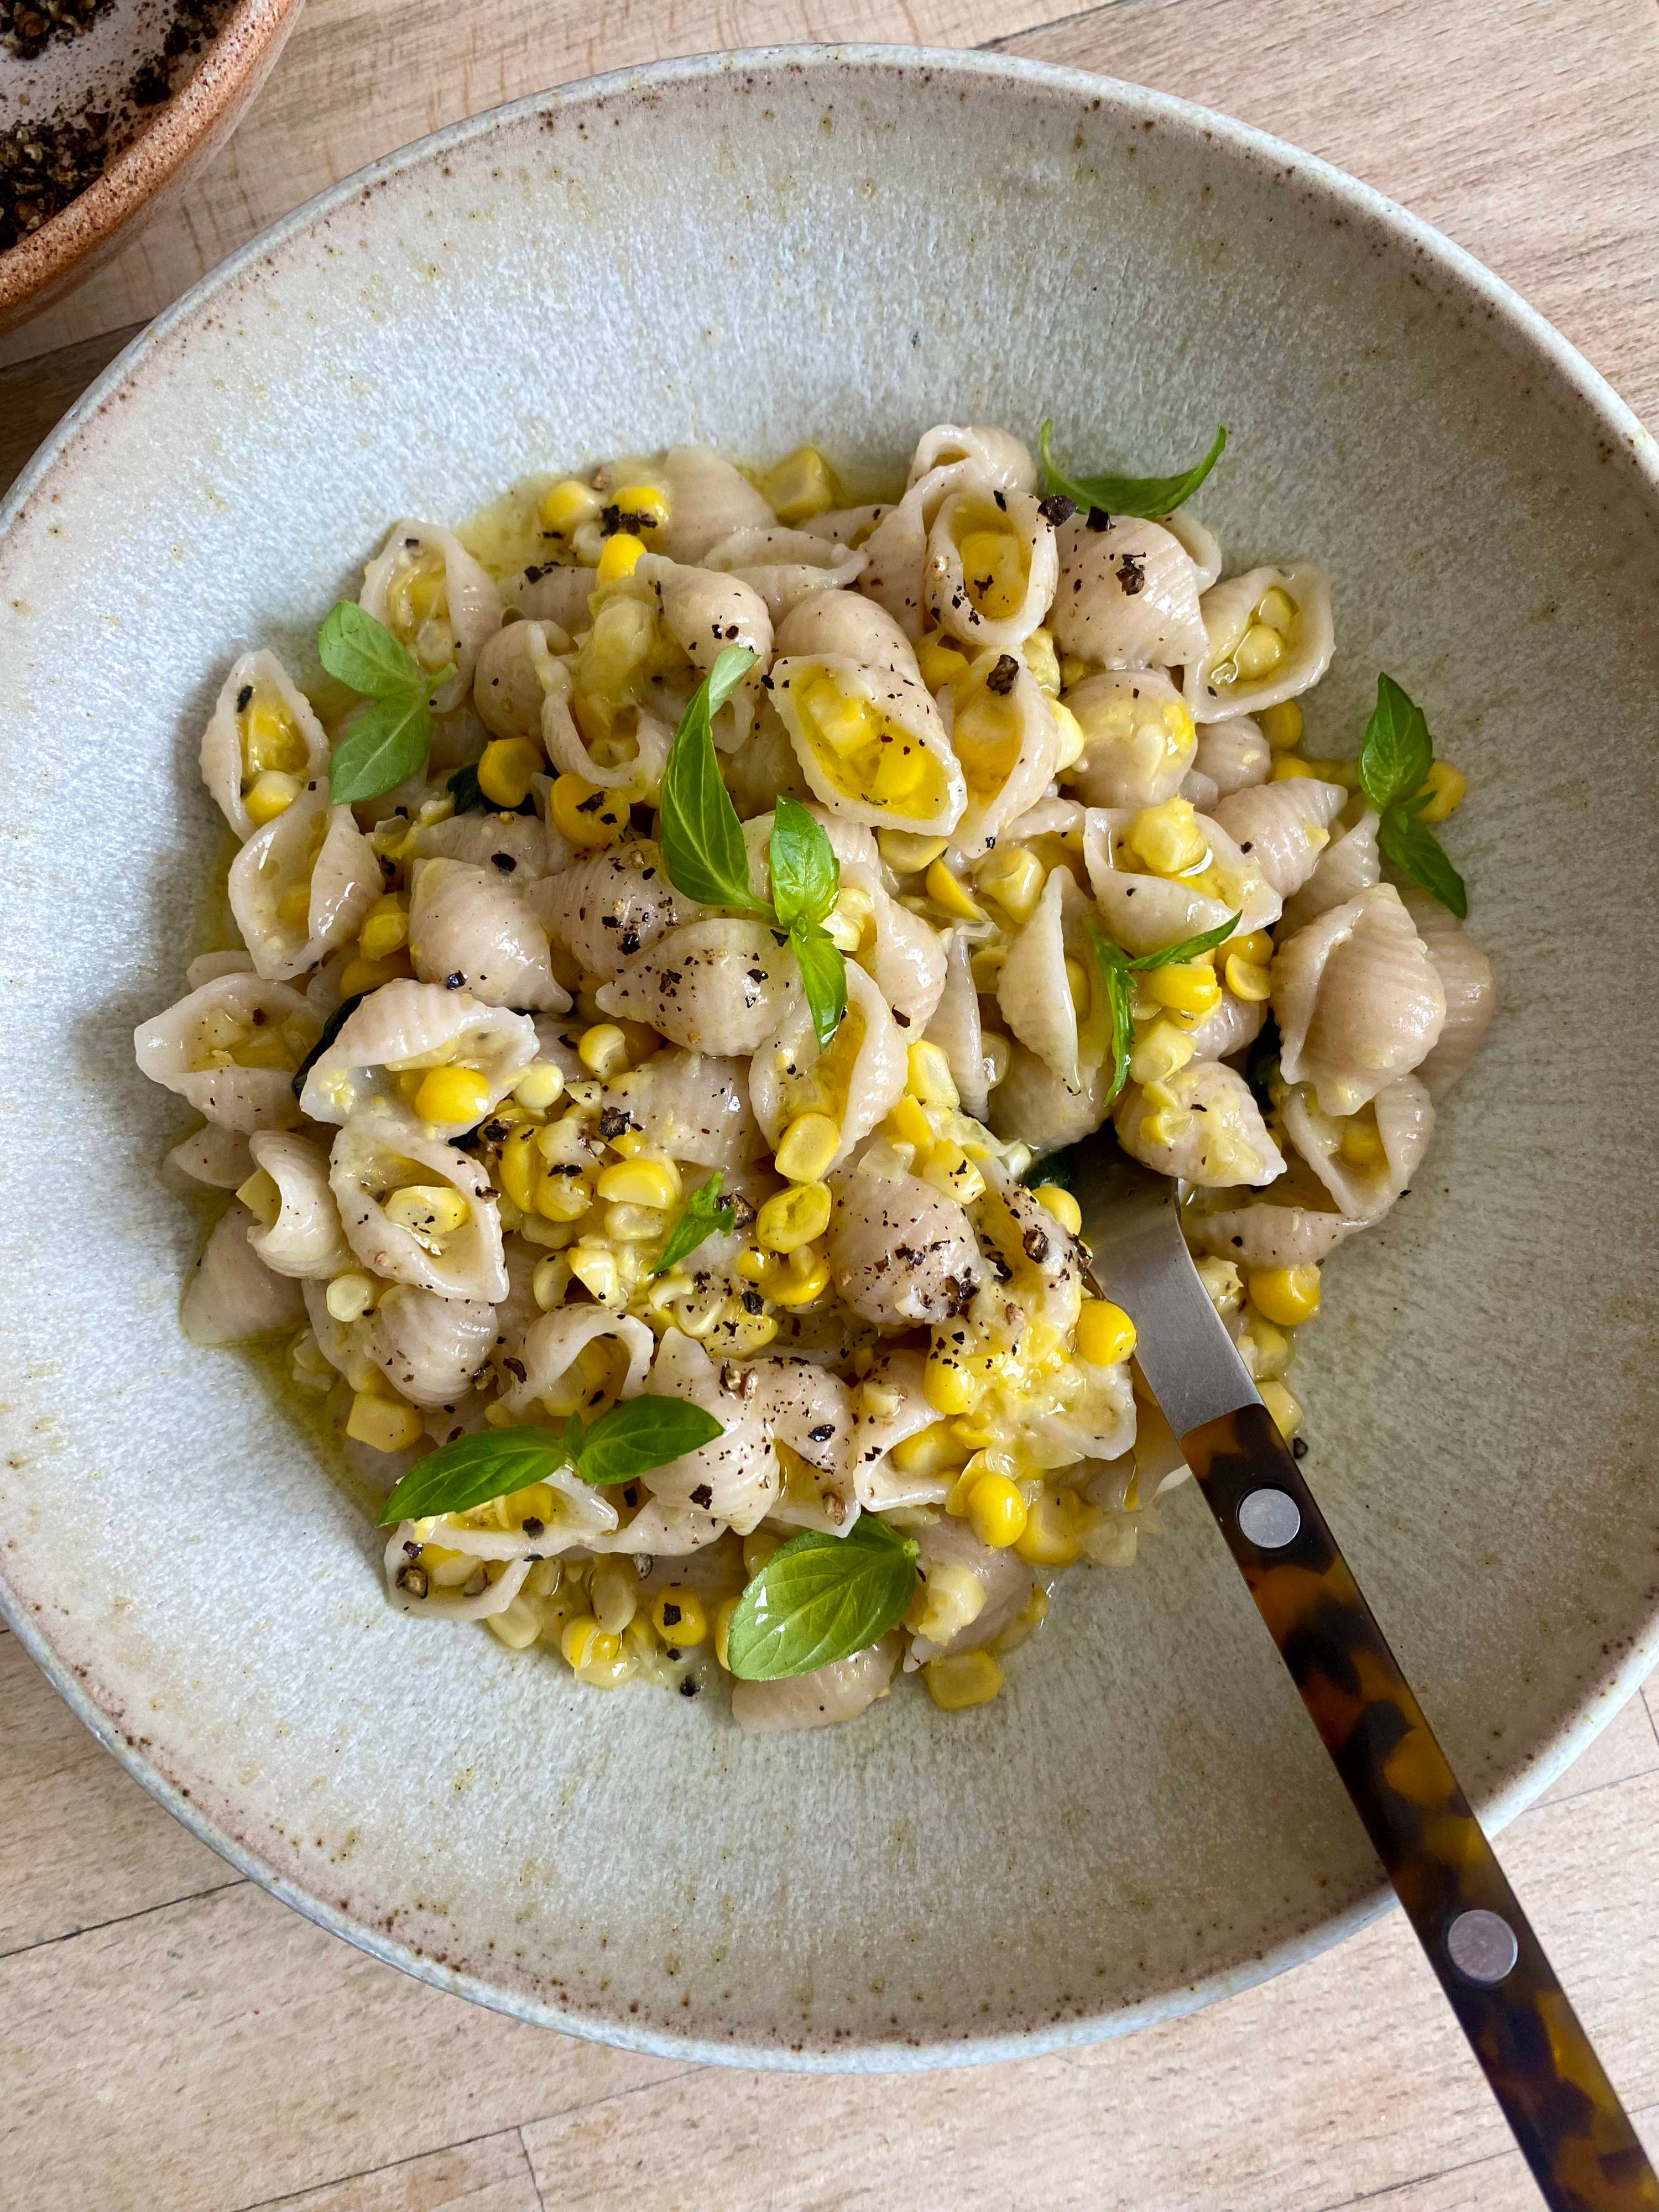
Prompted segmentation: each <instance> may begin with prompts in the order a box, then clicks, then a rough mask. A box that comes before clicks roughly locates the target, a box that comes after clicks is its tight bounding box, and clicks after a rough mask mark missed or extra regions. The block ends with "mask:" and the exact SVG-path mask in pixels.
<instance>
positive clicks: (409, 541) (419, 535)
mask: <svg viewBox="0 0 1659 2212" xmlns="http://www.w3.org/2000/svg"><path fill="white" fill-rule="evenodd" d="M357 603H358V605H360V606H361V607H362V609H363V610H364V611H365V612H366V613H368V614H371V615H373V616H374V618H375V620H376V621H377V622H380V623H385V624H386V628H387V629H389V630H390V631H391V632H392V635H393V637H395V638H396V639H397V640H398V643H399V644H400V645H405V646H407V647H408V648H409V650H410V652H411V653H413V654H414V656H415V658H416V660H418V661H419V663H420V664H421V666H422V668H423V669H424V670H425V671H427V672H428V675H436V673H437V672H438V671H439V670H440V669H441V668H442V667H444V666H445V665H447V663H448V662H450V661H452V660H453V662H454V664H455V671H456V672H455V674H454V675H453V676H452V677H451V678H449V681H448V682H447V684H441V685H440V686H439V688H438V689H437V690H435V692H434V693H433V694H432V704H433V707H434V708H435V710H436V711H437V712H438V713H439V714H448V713H449V712H450V710H451V709H452V708H455V707H459V705H460V703H461V702H462V700H463V699H465V697H466V696H467V695H468V694H469V692H470V691H471V689H472V671H473V670H474V668H475V667H476V666H477V660H478V654H479V652H480V651H481V649H482V648H483V644H484V641H485V640H486V639H488V638H490V637H493V636H494V635H495V632H496V631H497V630H498V629H500V628H501V593H500V592H498V591H497V590H496V588H495V580H494V579H493V578H492V577H491V575H490V574H489V570H488V569H487V568H483V567H482V566H481V565H480V564H479V562H477V561H475V560H474V559H473V557H472V556H471V554H470V553H469V552H468V551H467V550H466V548H465V546H464V545H463V544H462V543H461V541H460V539H459V538H457V537H456V536H455V534H454V532H453V531H449V530H441V529H439V527H438V526H437V525H436V524H435V523H430V522H410V521H405V522H398V523H394V524H393V526H392V530H391V532H389V533H388V535H387V538H386V543H385V544H384V545H383V546H382V547H381V548H380V551H379V552H378V553H377V554H376V555H375V556H374V559H373V560H372V561H371V562H369V564H368V567H367V568H365V569H364V571H363V588H362V591H361V592H359V593H358V595H357Z"/></svg>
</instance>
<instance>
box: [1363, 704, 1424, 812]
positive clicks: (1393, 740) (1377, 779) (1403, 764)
mask: <svg viewBox="0 0 1659 2212" xmlns="http://www.w3.org/2000/svg"><path fill="white" fill-rule="evenodd" d="M1433 765H1434V740H1433V739H1432V738H1431V737H1430V735H1429V726H1428V724H1427V722H1426V721H1425V720H1424V718H1423V709H1422V708H1420V707H1419V706H1417V705H1415V704H1414V703H1413V701H1412V700H1411V698H1410V697H1409V696H1407V693H1406V692H1405V691H1404V690H1402V689H1401V686H1400V685H1399V684H1396V683H1395V680H1394V678H1393V677H1392V676H1379V677H1378V678H1377V679H1376V706H1375V707H1374V708H1372V709H1371V718H1370V721H1369V722H1368V723H1367V724H1366V725H1365V742H1364V745H1363V746H1362V747H1361V749H1360V754H1359V781H1360V785H1361V787H1362V788H1363V790H1364V793H1365V796H1366V798H1367V799H1370V802H1371V805H1373V806H1374V807H1375V808H1376V811H1377V812H1378V813H1379V814H1384V813H1386V812H1387V811H1388V810H1389V807H1390V806H1392V805H1395V802H1396V800H1399V799H1410V798H1411V797H1412V796H1413V794H1414V793H1417V792H1419V791H1420V790H1421V789H1422V788H1423V781H1424V778H1425V776H1426V775H1428V772H1429V770H1430V769H1431V768H1432V767H1433Z"/></svg>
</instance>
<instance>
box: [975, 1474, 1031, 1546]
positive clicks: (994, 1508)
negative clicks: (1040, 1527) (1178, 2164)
mask: <svg viewBox="0 0 1659 2212" xmlns="http://www.w3.org/2000/svg"><path fill="white" fill-rule="evenodd" d="M1028 1517H1029V1516H1028V1514H1027V1510H1026V1504H1025V1500H1024V1498H1022V1497H1021V1496H1020V1494H1019V1492H1018V1489H1017V1488H1016V1487H1015V1486H1014V1485H1013V1484H1012V1482H1010V1481H1009V1480H1008V1478H1007V1476H1006V1474H981V1476H980V1478H979V1480H977V1481H976V1482H975V1485H974V1486H973V1488H972V1489H971V1490H970V1491H969V1493H968V1518H969V1521H971V1522H972V1523H973V1525H974V1534H975V1535H976V1536H977V1537H978V1538H979V1541H980V1542H981V1544H988V1545H989V1546H990V1547H991V1548H992V1550H993V1551H996V1552H1004V1551H1006V1550H1007V1548H1008V1547H1009V1545H1010V1544H1017V1543H1018V1541H1019V1540H1020V1538H1021V1536H1022V1535H1024V1533H1025V1523H1026V1521H1027V1519H1028Z"/></svg>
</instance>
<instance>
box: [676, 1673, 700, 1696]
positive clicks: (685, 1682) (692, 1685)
mask: <svg viewBox="0 0 1659 2212" xmlns="http://www.w3.org/2000/svg"><path fill="white" fill-rule="evenodd" d="M696 1694H697V1686H696V1682H695V1681H694V1680H692V1678H691V1676H690V1674H682V1675H681V1677H680V1695H681V1697H683V1698H695V1697H696Z"/></svg>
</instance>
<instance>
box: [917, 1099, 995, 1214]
mask: <svg viewBox="0 0 1659 2212" xmlns="http://www.w3.org/2000/svg"><path fill="white" fill-rule="evenodd" d="M911 1103H912V1104H914V1103H915V1101H914V1100H912V1101H911ZM919 1172H920V1174H921V1179H922V1181H923V1182H927V1183H931V1184H932V1186H933V1188H934V1189H935V1190H937V1191H940V1192H942V1193H943V1194H944V1195H945V1197H946V1198H953V1199H955V1200H956V1201H957V1205H958V1206H972V1205H973V1204H974V1203H975V1200H978V1199H981V1198H983V1197H984V1195H985V1178H984V1176H982V1175H981V1173H980V1171H979V1170H978V1168H977V1167H975V1164H974V1163H973V1161H972V1160H970V1159H969V1157H968V1155H967V1153H966V1152H963V1149H962V1146H960V1145H958V1144H957V1142H956V1141H955V1139H952V1138H945V1139H941V1141H940V1142H939V1143H938V1144H936V1145H935V1146H933V1149H932V1150H931V1151H930V1152H928V1154H927V1158H926V1159H925V1160H923V1161H921V1162H920V1163H919Z"/></svg>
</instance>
